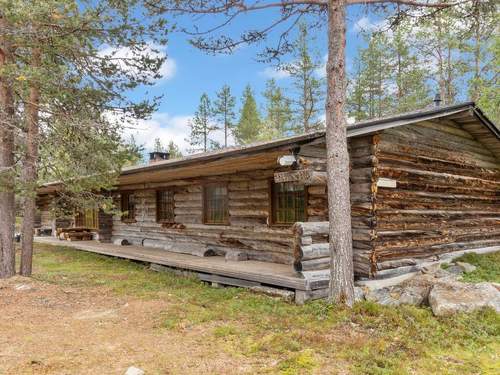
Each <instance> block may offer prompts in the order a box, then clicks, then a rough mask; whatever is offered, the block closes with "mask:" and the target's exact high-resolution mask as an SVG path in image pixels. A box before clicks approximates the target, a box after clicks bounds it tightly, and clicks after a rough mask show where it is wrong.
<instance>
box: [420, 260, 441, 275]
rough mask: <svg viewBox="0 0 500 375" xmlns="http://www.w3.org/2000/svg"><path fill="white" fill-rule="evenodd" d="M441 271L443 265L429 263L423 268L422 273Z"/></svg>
mask: <svg viewBox="0 0 500 375" xmlns="http://www.w3.org/2000/svg"><path fill="white" fill-rule="evenodd" d="M439 269H441V264H439V263H437V262H436V263H429V264H426V265H425V266H422V268H421V271H422V273H435V272H437V271H438V270H439Z"/></svg>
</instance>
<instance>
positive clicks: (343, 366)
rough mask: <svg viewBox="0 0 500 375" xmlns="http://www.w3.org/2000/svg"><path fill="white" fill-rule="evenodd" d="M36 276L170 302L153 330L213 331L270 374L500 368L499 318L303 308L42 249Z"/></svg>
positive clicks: (228, 348)
mask: <svg viewBox="0 0 500 375" xmlns="http://www.w3.org/2000/svg"><path fill="white" fill-rule="evenodd" d="M469 257H471V255H468V256H467V258H466V259H467V260H466V261H468V262H470V263H472V264H476V265H479V266H480V267H481V268H483V267H484V268H485V269H486V268H487V266H488V264H489V263H493V261H495V262H496V263H497V265H498V263H499V262H498V260H499V258H498V254H497V255H495V256H493V255H488V256H478V259H475V258H474V259H473V258H469ZM483 257H487V260H483ZM483 263H485V264H484V265H483ZM490 268H495V269H496V271H495V272H493V271H491V270H490V271H488V272H486V271H485V272H486V273H480V275H479V274H478V275H477V276H476V277H478V278H479V277H486V276H487V275H490V276H491V275H493V277H496V278H498V268H496V266H492V267H489V268H488V269H490ZM471 275H472V274H471ZM34 277H35V278H36V279H38V280H43V281H46V282H49V283H54V284H57V285H61V286H65V285H71V286H74V287H79V288H109V290H111V291H112V292H113V293H116V294H118V295H121V296H124V297H127V296H130V297H138V298H141V299H145V300H149V301H155V300H162V301H165V300H168V302H169V303H168V304H167V305H166V307H165V308H164V310H163V311H162V313H161V314H160V315H159V316H158V317H157V321H156V322H155V325H154V327H155V329H156V330H157V331H158V334H162V332H163V333H167V332H172V331H179V332H183V330H185V329H187V328H189V329H193V328H195V329H199V330H202V331H204V332H208V333H209V335H210V342H209V345H213V346H214V347H216V348H217V350H219V351H224V352H225V353H226V354H227V355H228V356H230V357H231V358H246V359H253V360H254V362H255V363H259V362H262V363H270V364H269V365H268V366H266V370H265V371H267V373H273V374H274V373H277V374H287V375H290V374H310V373H336V372H341V371H344V370H346V371H348V373H353V374H415V373H418V374H435V373H440V374H464V373H471V374H472V373H483V374H488V373H490V374H494V373H496V372H495V371H496V369H498V366H499V365H500V359H499V355H498V353H500V340H499V338H500V317H499V315H498V314H497V313H495V312H494V311H492V310H483V311H478V312H476V313H473V314H462V315H457V316H455V317H450V318H436V317H434V316H433V315H432V313H431V311H430V310H429V309H426V308H416V307H411V306H402V307H398V308H394V307H384V306H380V305H376V304H374V303H370V302H363V303H358V304H356V305H355V307H354V308H353V309H352V310H348V309H344V308H341V307H338V306H334V305H329V304H327V303H325V302H322V301H314V302H311V303H307V304H306V305H304V306H296V305H294V304H290V303H286V302H283V301H282V300H279V299H273V298H270V297H266V296H261V295H257V294H253V293H251V292H249V291H246V290H243V289H238V288H222V289H216V288H211V287H209V286H207V285H205V284H203V283H201V282H199V281H198V280H196V279H194V278H189V277H180V276H177V275H174V274H173V273H156V272H153V271H150V270H148V269H147V267H146V266H145V265H143V264H141V263H135V262H131V261H127V260H119V259H114V258H109V257H106V256H101V255H96V254H91V253H86V252H80V251H75V250H72V249H68V248H64V247H50V246H42V245H37V249H36V254H35V274H34ZM138 329H140V327H138ZM186 352H189V350H186ZM186 360H189V357H188V354H186ZM260 370H261V369H259V373H262V371H260Z"/></svg>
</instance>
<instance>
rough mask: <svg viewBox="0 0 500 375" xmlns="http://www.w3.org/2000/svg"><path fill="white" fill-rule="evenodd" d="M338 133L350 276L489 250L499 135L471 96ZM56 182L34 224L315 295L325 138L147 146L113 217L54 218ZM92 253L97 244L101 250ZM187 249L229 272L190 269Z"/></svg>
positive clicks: (320, 291)
mask: <svg viewBox="0 0 500 375" xmlns="http://www.w3.org/2000/svg"><path fill="white" fill-rule="evenodd" d="M347 136H348V147H349V153H350V164H351V172H350V183H351V220H352V236H353V263H354V272H355V277H356V278H358V279H370V278H383V277H389V276H391V275H395V274H400V273H401V272H411V271H412V270H415V269H418V267H419V265H420V264H422V263H424V262H427V261H430V260H435V259H438V258H439V257H440V256H441V255H442V254H449V253H453V252H456V251H460V250H464V249H484V248H494V247H497V246H500V131H499V129H498V128H497V127H496V125H495V124H493V123H492V122H491V121H490V120H489V119H488V118H487V117H486V116H485V115H484V114H483V112H482V111H481V110H480V109H479V108H478V107H477V106H476V105H475V104H474V103H472V102H468V103H463V104H458V105H451V106H441V107H433V108H427V109H424V110H421V111H416V112H411V113H406V114H401V115H397V116H392V117H387V118H381V119H375V120H370V121H364V122H360V123H357V124H354V125H350V126H349V127H348V129H347ZM61 188H62V187H61V186H60V185H59V184H58V183H52V184H45V185H43V186H42V187H40V189H39V191H38V207H39V210H40V213H41V215H40V223H39V224H40V227H42V228H52V230H53V232H54V233H55V232H56V228H60V227H68V226H84V227H88V228H91V229H92V231H93V233H94V238H95V240H97V241H99V242H101V243H111V244H109V245H104V246H108V247H110V248H111V247H114V248H118V247H123V248H126V246H123V245H124V244H130V245H129V248H130V249H132V250H130V251H129V252H128V253H127V254H128V255H127V256H125V255H123V256H124V257H128V258H132V259H138V260H147V259H149V258H147V257H146V258H141V256H139V254H140V253H141V250H140V249H142V248H144V249H150V250H151V251H152V250H153V249H154V250H155V251H156V253H154V254H157V255H158V254H160V255H161V254H164V255H165V256H167V254H178V255H179V254H180V255H182V256H184V258H176V260H175V262H174V261H173V260H171V261H170V262H169V261H165V262H164V263H163V264H165V265H168V266H173V267H175V268H184V269H191V270H195V271H197V272H199V273H200V275H205V279H206V280H212V281H214V280H215V281H217V280H219V281H220V282H222V283H227V284H230V285H240V284H241V283H244V282H247V283H257V284H259V285H268V286H269V285H271V286H280V287H285V288H288V289H292V290H294V291H295V292H296V300H302V301H303V300H305V299H308V298H318V297H322V296H324V295H325V293H326V287H327V285H328V268H329V263H330V258H329V250H328V243H329V241H335V239H330V238H328V202H327V195H326V189H327V187H326V148H325V133H324V132H315V133H309V134H304V135H298V136H293V137H289V138H285V139H280V140H274V141H269V142H262V143H257V144H252V145H248V146H243V147H231V148H227V149H223V150H218V151H214V152H208V153H200V154H195V155H191V156H188V157H183V158H180V159H173V160H170V159H168V154H165V153H152V154H151V161H150V163H149V164H148V165H141V166H134V167H130V168H125V169H124V170H123V171H122V173H121V175H120V176H119V178H118V184H117V186H116V190H114V191H112V192H107V193H106V194H111V195H112V197H113V199H114V201H115V203H116V205H117V206H118V207H119V208H120V209H121V212H122V213H121V214H120V215H114V216H112V215H109V214H106V213H105V212H103V211H96V212H82V213H79V215H77V216H76V217H74V218H69V219H68V218H53V217H51V215H50V208H51V205H52V204H54V202H56V201H57V199H56V198H57V194H58V190H59V189H61ZM103 248H104V247H102V246H101V247H100V249H101V250H96V251H98V252H102V253H107V252H105V251H104V250H102V249H103ZM138 249H139V250H138ZM144 251H145V250H144ZM118 252H119V251H118V250H117V251H116V252H115V254H118ZM108 253H109V252H108ZM110 254H113V253H110ZM130 254H132V255H130ZM133 254H136V255H133ZM142 254H143V255H142V256H143V257H145V255H144V254H145V253H144V252H143V253H142ZM180 255H179V256H180ZM119 256H120V255H119ZM151 256H152V255H151ZM172 256H173V255H172ZM192 257H195V258H203V259H206V261H207V262H209V261H212V262H215V260H209V259H211V258H217V259H219V260H221V262H222V263H224V265H225V266H226V267H229V265H231V264H236V263H237V268H234V269H231V271H227V270H226V269H225V268H223V266H222V265H221V266H220V267H219V266H216V265H215V263H214V265H211V266H209V265H207V266H206V267H205V268H203V266H201V265H200V266H199V265H198V263H196V264H197V265H196V266H193V264H194V263H192V262H194V261H193V260H192V259H193V258H192ZM155 259H157V260H158V259H159V258H155ZM197 261H198V260H197ZM152 263H154V261H152ZM157 263H160V264H162V263H161V262H160V261H158V262H157ZM207 264H208V263H207ZM217 264H218V263H217ZM270 265H274V266H275V268H265V267H267V266H270ZM218 267H219V268H218ZM221 267H222V268H221ZM235 267H236V266H235ZM264 269H265V270H266V271H265V272H264V271H262V270H264ZM255 270H257V271H255ZM259 270H261V271H262V272H260V271H259ZM274 270H276V271H274ZM254 271H255V272H254ZM252 272H253V273H252ZM273 273H276V275H274V274H273ZM206 275H210V277H209V276H206ZM280 275H281V276H282V277H281V279H280ZM273 276H276V277H273ZM285 276H286V277H290V278H291V279H293V278H294V277H295V278H296V279H297V280H305V281H304V282H302V283H299V282H298V281H297V280H295V281H294V282H292V281H289V282H284V281H283V280H284V278H285ZM216 277H219V279H216ZM291 279H290V280H291ZM228 280H229V281H228ZM231 280H233V281H232V282H231ZM235 280H236V281H235ZM238 280H239V281H238ZM280 280H281V281H280ZM296 281H297V282H296ZM238 282H239V283H240V284H238ZM252 285H253V284H252ZM299 296H300V297H299Z"/></svg>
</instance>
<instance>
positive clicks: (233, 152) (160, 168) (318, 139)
mask: <svg viewBox="0 0 500 375" xmlns="http://www.w3.org/2000/svg"><path fill="white" fill-rule="evenodd" d="M422 121H434V122H439V121H452V122H453V123H455V124H457V125H459V126H460V127H462V128H463V129H464V130H466V131H468V132H469V133H470V134H472V135H473V136H474V137H475V138H476V139H477V140H478V141H480V142H481V143H482V144H484V145H485V147H487V148H488V149H489V150H490V151H491V152H492V153H493V154H494V155H495V156H496V157H497V158H498V159H499V160H500V130H499V129H498V128H497V127H496V126H495V125H494V124H493V123H492V122H491V121H490V120H489V119H488V118H487V117H486V116H485V115H484V114H483V113H482V112H481V110H480V109H479V108H478V107H476V106H475V104H474V103H473V102H467V103H462V104H457V105H451V106H443V107H434V108H428V109H424V110H421V111H415V112H409V113H404V114H401V115H397V116H390V117H387V118H379V119H374V120H369V121H363V122H359V123H356V124H354V125H351V126H349V127H348V129H347V137H349V138H351V137H357V136H363V135H367V134H372V133H376V132H379V131H382V130H384V129H389V128H393V127H397V126H403V125H410V124H413V123H418V122H422ZM324 137H325V132H324V131H320V132H314V133H307V134H302V135H298V136H293V137H287V138H283V139H278V140H274V141H268V142H260V143H254V144H250V145H247V146H241V147H230V148H226V149H222V150H217V151H212V152H205V153H199V154H194V155H190V156H186V157H183V158H179V159H172V160H165V161H159V162H155V163H153V164H148V165H140V166H134V167H128V168H124V169H123V171H122V173H121V174H120V177H119V180H118V182H119V185H132V184H140V183H144V182H145V181H147V182H153V183H154V182H161V181H167V180H173V179H176V180H177V179H183V178H190V177H201V176H208V175H216V174H225V173H231V172H242V171H250V170H256V169H265V168H269V167H273V166H276V161H277V158H278V157H279V156H281V155H283V154H286V153H289V152H290V151H291V150H293V149H294V148H298V147H301V146H304V145H311V144H324V143H325V139H324ZM58 188H60V183H58V182H54V183H50V184H45V185H43V186H42V187H41V188H40V189H39V193H48V192H52V191H56V190H57V189H58Z"/></svg>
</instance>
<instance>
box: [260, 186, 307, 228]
mask: <svg viewBox="0 0 500 375" xmlns="http://www.w3.org/2000/svg"><path fill="white" fill-rule="evenodd" d="M285 183H287V182H274V179H273V178H271V179H269V213H270V215H269V223H270V226H276V227H290V226H292V225H293V224H295V223H297V221H294V222H290V223H279V222H276V220H275V211H276V205H275V203H274V192H275V190H274V189H275V188H274V187H275V185H279V184H285ZM297 185H301V184H297ZM302 185H303V184H302ZM303 187H304V221H307V220H308V218H309V216H308V214H307V207H308V202H309V194H308V189H307V186H306V185H303Z"/></svg>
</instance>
